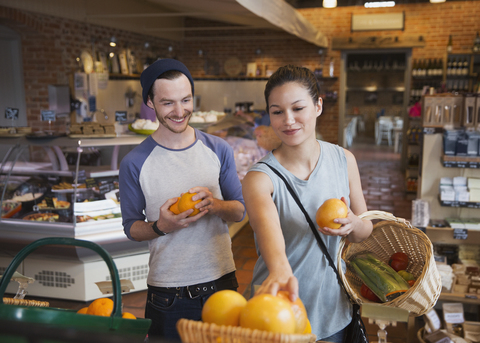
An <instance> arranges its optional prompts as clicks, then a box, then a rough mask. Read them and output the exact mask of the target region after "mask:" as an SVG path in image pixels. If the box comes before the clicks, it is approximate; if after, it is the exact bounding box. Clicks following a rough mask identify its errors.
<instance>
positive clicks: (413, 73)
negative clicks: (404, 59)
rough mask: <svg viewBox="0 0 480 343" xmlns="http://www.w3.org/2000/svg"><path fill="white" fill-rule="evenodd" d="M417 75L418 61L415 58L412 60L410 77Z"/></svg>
mask: <svg viewBox="0 0 480 343" xmlns="http://www.w3.org/2000/svg"><path fill="white" fill-rule="evenodd" d="M417 76H418V63H417V60H413V64H412V77H414V78H415V77H417Z"/></svg>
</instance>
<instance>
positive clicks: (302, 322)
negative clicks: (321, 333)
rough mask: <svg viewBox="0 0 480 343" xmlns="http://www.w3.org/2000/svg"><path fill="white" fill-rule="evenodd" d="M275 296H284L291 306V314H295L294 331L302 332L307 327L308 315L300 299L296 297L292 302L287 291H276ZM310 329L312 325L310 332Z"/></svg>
mask: <svg viewBox="0 0 480 343" xmlns="http://www.w3.org/2000/svg"><path fill="white" fill-rule="evenodd" d="M277 297H281V298H284V299H285V300H287V301H288V302H289V303H290V305H291V306H292V310H293V314H294V315H295V333H304V332H305V330H306V329H307V323H308V317H307V310H306V309H305V305H303V302H302V300H300V298H299V297H297V299H296V300H295V301H294V302H292V301H291V300H290V294H289V293H288V292H287V291H278V293H277ZM311 331H312V327H310V332H311ZM307 333H309V332H307Z"/></svg>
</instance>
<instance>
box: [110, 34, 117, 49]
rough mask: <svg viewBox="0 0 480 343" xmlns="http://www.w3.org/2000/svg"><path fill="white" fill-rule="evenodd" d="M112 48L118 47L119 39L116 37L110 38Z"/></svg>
mask: <svg viewBox="0 0 480 343" xmlns="http://www.w3.org/2000/svg"><path fill="white" fill-rule="evenodd" d="M110 46H111V47H112V48H114V47H116V46H117V39H116V38H115V36H112V38H110Z"/></svg>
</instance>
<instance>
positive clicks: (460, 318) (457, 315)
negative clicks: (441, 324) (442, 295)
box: [442, 303, 465, 336]
mask: <svg viewBox="0 0 480 343" xmlns="http://www.w3.org/2000/svg"><path fill="white" fill-rule="evenodd" d="M442 308H443V320H444V321H445V327H446V329H447V332H449V333H453V334H455V335H458V336H463V323H464V322H465V316H464V311H463V304H462V303H444V304H442Z"/></svg>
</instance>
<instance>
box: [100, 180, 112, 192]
mask: <svg viewBox="0 0 480 343" xmlns="http://www.w3.org/2000/svg"><path fill="white" fill-rule="evenodd" d="M114 189H115V185H114V184H113V183H112V182H100V183H99V184H98V190H99V192H100V194H105V193H108V192H110V191H113V190H114Z"/></svg>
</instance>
